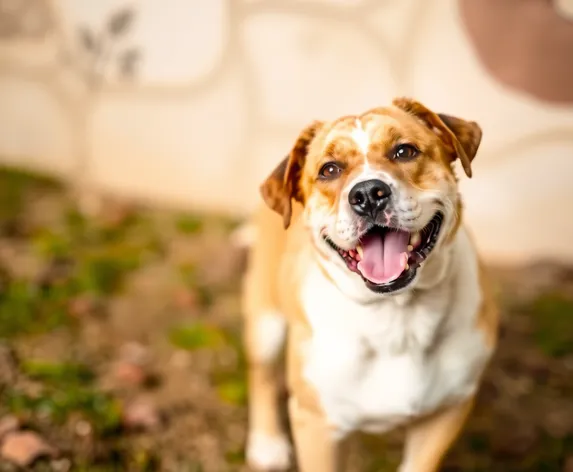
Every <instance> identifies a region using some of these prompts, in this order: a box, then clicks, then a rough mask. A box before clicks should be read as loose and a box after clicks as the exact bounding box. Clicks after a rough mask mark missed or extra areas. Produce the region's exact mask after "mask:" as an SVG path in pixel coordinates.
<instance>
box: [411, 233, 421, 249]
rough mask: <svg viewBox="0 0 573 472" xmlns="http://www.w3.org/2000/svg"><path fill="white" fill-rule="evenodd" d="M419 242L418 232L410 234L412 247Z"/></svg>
mask: <svg viewBox="0 0 573 472" xmlns="http://www.w3.org/2000/svg"><path fill="white" fill-rule="evenodd" d="M421 242H422V237H421V236H420V233H418V232H416V233H414V234H412V236H410V245H411V246H412V249H413V248H415V247H416V246H418V245H419V244H420V243H421Z"/></svg>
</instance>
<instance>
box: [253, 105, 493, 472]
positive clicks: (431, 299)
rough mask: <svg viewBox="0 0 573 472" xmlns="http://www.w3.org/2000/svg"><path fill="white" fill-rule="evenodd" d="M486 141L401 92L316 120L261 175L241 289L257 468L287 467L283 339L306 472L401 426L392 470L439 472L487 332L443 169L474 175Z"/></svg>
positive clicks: (487, 312)
mask: <svg viewBox="0 0 573 472" xmlns="http://www.w3.org/2000/svg"><path fill="white" fill-rule="evenodd" d="M481 134H482V133H481V129H480V127H479V126H478V125H477V124H476V123H474V122H469V121H465V120H462V119H460V118H455V117H452V116H448V115H443V114H436V113H433V112H432V111H430V110H428V109H427V108H426V107H424V106H423V105H422V104H420V103H418V102H416V101H413V100H410V99H407V98H399V99H396V100H394V101H393V103H392V105H391V106H389V107H386V108H375V109H373V110H370V111H368V112H366V113H364V114H362V115H359V116H345V117H342V118H340V119H337V120H335V121H332V122H314V123H312V124H311V125H309V126H308V127H307V128H306V129H304V130H303V132H302V133H301V135H300V136H299V138H298V140H297V142H296V144H295V145H294V147H293V148H292V151H291V152H290V154H289V155H288V156H287V158H285V159H284V160H283V161H282V162H281V163H280V164H279V165H278V167H277V168H276V169H275V170H274V172H273V173H272V174H271V175H270V176H269V177H268V179H267V180H266V181H265V182H264V183H263V185H262V187H261V190H262V195H263V198H264V201H265V202H266V206H265V205H261V208H260V210H259V211H258V212H257V213H256V215H255V216H254V219H253V220H254V221H253V225H254V230H255V240H254V243H253V247H252V248H251V252H250V259H249V267H248V271H247V275H246V278H245V281H244V293H243V295H244V298H243V300H244V313H245V344H246V350H247V354H248V360H249V374H248V375H249V436H248V444H247V460H248V462H249V465H250V466H251V467H253V468H255V469H256V470H284V469H287V468H288V467H289V465H290V464H291V462H292V453H291V447H290V445H289V442H288V439H287V436H286V434H285V432H284V430H283V428H282V426H281V422H280V418H279V405H278V399H277V393H278V389H279V384H280V379H279V378H278V373H277V365H278V362H279V360H280V359H281V353H282V347H283V344H284V342H285V341H287V380H288V387H289V395H290V398H289V404H288V406H289V416H290V422H291V426H292V430H293V437H294V443H295V446H296V447H295V449H296V457H297V461H298V469H299V470H300V471H302V472H334V471H338V470H344V467H343V465H342V460H343V456H344V454H341V450H342V445H343V444H344V443H345V441H344V440H345V439H346V438H347V437H349V436H350V435H351V434H352V433H353V432H357V431H363V432H369V433H384V432H386V431H389V430H391V429H394V428H396V427H399V426H405V427H406V430H407V436H406V445H405V449H404V457H403V460H402V465H401V468H400V471H401V472H430V471H436V470H438V468H439V466H440V463H441V461H442V459H443V457H444V455H445V454H446V452H447V450H448V449H449V447H450V446H451V444H452V443H453V442H454V440H455V439H456V437H457V435H458V434H459V432H460V430H461V429H462V426H463V424H464V421H465V419H466V417H467V416H468V413H469V412H470V410H471V405H472V402H473V399H474V396H475V394H476V391H477V389H478V386H479V384H480V380H481V377H482V373H483V371H484V368H485V367H486V365H487V363H488V361H489V359H490V357H491V355H492V353H493V351H494V348H495V345H496V339H497V329H498V314H497V311H496V309H495V306H494V304H493V303H492V297H491V293H490V290H489V288H488V287H487V280H486V277H485V275H484V272H483V270H482V267H481V265H480V262H479V260H478V257H477V255H476V250H475V249H474V246H473V244H472V242H471V240H470V238H469V237H468V233H467V232H466V230H465V229H464V227H463V226H462V224H461V218H462V203H461V198H460V195H459V193H458V188H457V179H456V177H455V174H454V170H453V169H452V165H453V163H454V161H455V160H456V159H459V160H460V162H461V164H462V166H463V169H464V170H465V173H466V174H467V175H468V177H470V176H471V162H472V159H473V158H474V156H475V155H476V152H477V150H478V147H479V144H480V141H481ZM277 213H278V214H279V215H280V217H279V216H278V215H277ZM281 217H282V218H281ZM285 228H286V231H285ZM287 333H288V336H287Z"/></svg>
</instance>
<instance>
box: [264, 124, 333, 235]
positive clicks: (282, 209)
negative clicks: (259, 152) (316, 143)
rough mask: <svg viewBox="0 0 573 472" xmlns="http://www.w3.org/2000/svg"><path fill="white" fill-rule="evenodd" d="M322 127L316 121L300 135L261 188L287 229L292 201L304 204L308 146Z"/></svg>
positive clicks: (267, 201) (269, 204)
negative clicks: (303, 184)
mask: <svg viewBox="0 0 573 472" xmlns="http://www.w3.org/2000/svg"><path fill="white" fill-rule="evenodd" d="M321 126H322V122H320V121H314V122H312V123H311V124H310V125H308V126H307V127H306V128H305V129H304V130H303V131H302V132H301V133H300V135H299V137H298V139H297V141H296V143H295V145H294V147H293V148H292V150H291V152H290V153H289V155H288V156H287V157H285V158H284V159H283V160H282V161H281V163H280V164H279V165H278V166H277V167H276V168H275V170H273V172H272V173H271V175H269V176H268V177H267V179H266V180H265V181H264V182H263V184H262V185H261V187H260V190H261V195H262V197H263V200H264V201H265V203H266V204H267V205H268V206H269V207H270V208H271V209H272V210H274V211H276V212H277V213H279V214H280V215H282V217H283V224H284V227H285V229H286V228H288V227H289V225H290V219H291V215H292V199H295V200H296V201H298V202H301V203H304V202H303V198H304V197H303V195H302V192H301V190H300V185H299V181H300V177H301V173H302V168H303V167H304V162H305V160H306V154H307V152H308V146H309V145H310V143H311V141H312V140H313V139H314V136H315V135H316V133H317V131H318V130H319V129H320V127H321Z"/></svg>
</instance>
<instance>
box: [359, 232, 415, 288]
mask: <svg viewBox="0 0 573 472" xmlns="http://www.w3.org/2000/svg"><path fill="white" fill-rule="evenodd" d="M409 239H410V233H407V232H405V231H394V230H391V231H387V232H385V233H384V235H381V234H379V233H373V234H369V235H367V236H366V237H365V238H364V239H363V240H362V249H363V250H364V251H363V255H362V260H361V261H360V262H359V263H358V270H359V271H360V273H361V274H362V276H363V277H365V278H366V279H368V280H369V281H370V282H373V283H375V284H384V283H388V282H391V281H392V280H395V279H397V278H398V277H399V276H400V274H401V273H402V272H403V271H404V269H405V267H406V263H407V262H408V252H407V251H408V242H409Z"/></svg>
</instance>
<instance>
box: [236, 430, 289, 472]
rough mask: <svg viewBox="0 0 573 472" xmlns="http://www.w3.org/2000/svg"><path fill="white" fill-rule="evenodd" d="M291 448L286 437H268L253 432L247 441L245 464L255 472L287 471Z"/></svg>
mask: <svg viewBox="0 0 573 472" xmlns="http://www.w3.org/2000/svg"><path fill="white" fill-rule="evenodd" d="M291 457H292V452H291V446H290V444H289V442H288V439H287V438H286V436H269V435H267V434H264V433H260V432H257V431H254V432H252V433H250V434H249V438H248V440H247V462H248V464H249V465H250V466H251V467H253V468H255V469H257V470H287V469H288V468H289V467H290V464H291Z"/></svg>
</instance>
